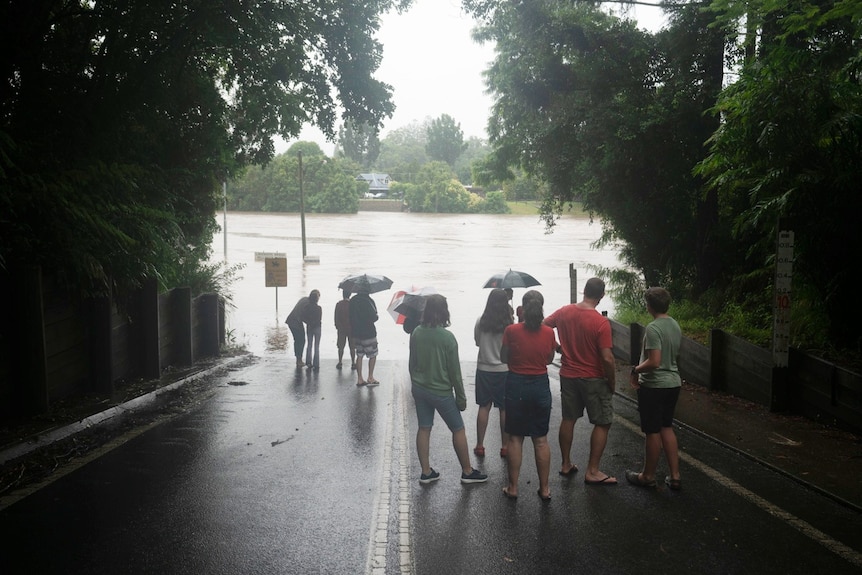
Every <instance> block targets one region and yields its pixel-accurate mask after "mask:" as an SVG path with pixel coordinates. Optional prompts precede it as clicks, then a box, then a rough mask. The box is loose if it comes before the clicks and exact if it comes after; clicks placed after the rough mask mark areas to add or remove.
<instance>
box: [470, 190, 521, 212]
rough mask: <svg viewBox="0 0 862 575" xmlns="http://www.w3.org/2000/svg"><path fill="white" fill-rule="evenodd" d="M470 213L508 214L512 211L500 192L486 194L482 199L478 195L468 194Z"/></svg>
mask: <svg viewBox="0 0 862 575" xmlns="http://www.w3.org/2000/svg"><path fill="white" fill-rule="evenodd" d="M470 211H471V212H474V213H479V214H508V213H511V212H512V210H511V209H509V204H507V203H506V194H505V193H504V192H502V191H497V192H488V193H487V194H486V195H485V197H484V198H482V197H481V196H479V195H478V194H475V193H474V194H470Z"/></svg>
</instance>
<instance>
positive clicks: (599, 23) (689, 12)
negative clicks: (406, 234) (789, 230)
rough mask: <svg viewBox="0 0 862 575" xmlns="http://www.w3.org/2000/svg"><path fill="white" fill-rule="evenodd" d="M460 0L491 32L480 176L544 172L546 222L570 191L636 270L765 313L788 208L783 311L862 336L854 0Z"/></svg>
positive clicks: (861, 28)
mask: <svg viewBox="0 0 862 575" xmlns="http://www.w3.org/2000/svg"><path fill="white" fill-rule="evenodd" d="M462 4H463V6H464V7H465V9H467V10H468V11H469V12H470V13H471V14H472V15H473V16H475V17H477V18H478V19H479V20H480V22H481V25H480V26H479V28H478V29H477V31H476V32H475V33H474V36H475V38H476V39H478V40H480V41H490V42H494V43H495V46H496V57H495V59H494V61H493V62H492V64H491V66H490V68H489V69H488V70H487V72H486V83H487V85H488V88H489V91H490V92H491V94H492V95H493V96H494V105H493V108H492V116H491V118H490V119H489V124H488V134H489V137H490V143H491V145H492V147H493V151H492V153H491V154H490V155H489V156H488V157H487V158H486V160H485V161H484V162H482V164H480V165H479V166H477V167H478V168H481V169H480V170H477V175H479V176H480V177H481V179H482V180H492V179H494V178H495V177H497V178H503V177H505V176H506V175H507V174H512V173H517V170H516V169H515V170H513V168H520V169H522V170H523V171H525V172H526V173H527V174H528V175H529V176H531V177H533V178H537V179H540V180H542V181H543V182H545V183H546V184H547V192H546V196H545V208H544V211H545V216H546V218H547V222H548V223H549V224H553V223H554V221H555V217H556V216H557V215H558V214H560V213H561V212H562V211H563V209H564V208H565V206H566V205H567V204H568V203H569V202H571V201H573V200H581V201H583V203H584V206H585V207H586V209H587V210H589V211H590V213H591V214H594V215H597V216H599V217H600V218H601V221H602V225H603V226H604V227H605V234H604V240H605V241H621V242H622V250H623V254H624V256H625V260H626V261H625V263H627V264H628V265H629V266H630V267H631V268H632V269H635V270H637V271H638V272H639V273H640V275H641V276H642V280H643V281H644V283H646V284H647V285H657V284H663V285H666V286H668V287H670V288H671V290H672V291H674V293H676V294H678V296H679V297H684V298H686V297H687V298H691V299H692V300H695V301H699V302H701V303H705V304H707V305H708V306H709V307H710V308H711V309H712V310H720V309H721V308H722V307H723V306H726V305H737V306H743V307H744V308H745V309H746V310H747V311H749V317H751V318H755V319H756V320H758V321H763V318H765V319H766V322H764V323H767V324H768V321H769V317H770V312H771V309H772V298H771V293H772V291H771V287H772V282H773V274H774V268H773V264H774V261H773V258H774V254H775V241H776V226H777V222H778V221H779V219H780V218H785V219H788V220H789V221H792V222H793V223H792V226H793V227H794V229H795V230H796V233H797V235H796V252H795V269H796V274H795V275H794V288H793V289H794V293H795V294H797V296H798V297H797V298H796V299H795V300H794V302H795V307H794V311H795V312H796V310H799V313H801V314H804V313H808V312H812V314H811V315H810V316H808V317H805V319H803V320H801V321H800V320H799V319H796V320H795V321H794V323H795V325H801V323H802V322H807V323H808V324H814V323H816V324H822V325H825V326H827V327H826V329H824V330H822V332H823V334H824V335H825V337H824V338H823V339H821V340H819V341H817V342H815V345H824V346H831V345H836V344H838V345H843V346H846V347H848V348H851V349H859V348H860V343H859V342H860V341H862V338H860V336H859V335H858V317H859V315H860V314H859V312H858V310H857V306H856V305H855V304H854V303H853V302H854V299H853V298H854V295H855V294H854V290H853V287H854V282H853V281H852V280H851V279H850V277H851V275H852V273H853V272H852V267H851V266H850V265H849V264H848V263H847V260H846V248H847V247H848V246H856V245H859V244H860V243H862V227H860V226H859V225H858V217H857V216H856V214H857V213H858V211H859V210H858V209H857V208H858V206H859V203H860V195H859V194H858V190H859V182H860V181H862V174H860V169H862V168H860V166H862V163H860V162H859V158H860V157H862V146H860V142H862V122H860V121H859V118H860V117H862V113H860V112H862V109H860V108H862V104H860V102H862V97H860V96H862V88H860V81H859V61H860V60H859V38H860V37H862V20H860V18H859V14H862V0H828V1H824V2H813V3H811V2H808V3H799V2H789V3H787V2H772V1H767V0H754V1H746V2H742V1H737V0H699V1H698V0H692V1H688V2H667V3H663V6H664V7H665V9H666V10H668V11H669V14H670V16H671V18H670V22H669V25H668V26H667V28H666V29H664V30H662V31H660V32H657V33H655V34H650V33H646V32H643V31H640V30H638V28H637V27H636V25H635V24H634V23H632V22H627V21H625V20H621V19H619V18H617V17H615V16H612V15H610V14H608V13H607V12H606V11H604V10H602V9H601V5H602V4H605V3H603V2H590V1H583V2H572V1H569V0H534V1H531V2H497V1H493V0H464V1H463V3H462ZM742 31H744V33H742ZM725 70H729V71H730V74H729V75H728V77H727V78H725V75H724V72H725ZM799 317H801V316H799V315H797V318H799ZM767 327H769V325H767ZM803 329H804V328H803ZM800 331H802V330H800ZM806 337H808V336H806ZM807 343H811V340H810V339H809V340H808V342H807Z"/></svg>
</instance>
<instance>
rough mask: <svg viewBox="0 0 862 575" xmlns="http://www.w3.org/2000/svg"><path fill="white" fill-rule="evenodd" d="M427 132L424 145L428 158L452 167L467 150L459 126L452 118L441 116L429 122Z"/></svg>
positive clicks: (446, 115) (445, 115)
mask: <svg viewBox="0 0 862 575" xmlns="http://www.w3.org/2000/svg"><path fill="white" fill-rule="evenodd" d="M427 131H428V142H427V143H426V144H425V151H426V152H427V153H428V157H429V158H431V159H432V160H435V161H440V162H446V163H447V164H449V165H450V166H452V167H454V166H455V161H456V160H457V159H458V158H459V157H460V156H461V154H463V153H464V151H465V150H466V149H467V143H466V142H465V141H464V132H462V131H461V124H457V123H455V119H454V118H453V117H452V116H450V115H448V114H443V115H442V116H440V117H439V118H437V119H434V120H431V123H430V124H429V125H428V130H427Z"/></svg>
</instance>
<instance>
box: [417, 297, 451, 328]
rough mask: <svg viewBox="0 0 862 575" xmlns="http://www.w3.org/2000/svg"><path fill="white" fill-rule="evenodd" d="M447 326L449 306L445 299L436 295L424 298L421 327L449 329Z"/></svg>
mask: <svg viewBox="0 0 862 575" xmlns="http://www.w3.org/2000/svg"><path fill="white" fill-rule="evenodd" d="M449 325H450V323H449V304H448V303H446V298H445V297H443V296H442V295H440V294H438V293H435V294H431V295H429V296H425V310H424V311H423V312H422V326H423V327H449Z"/></svg>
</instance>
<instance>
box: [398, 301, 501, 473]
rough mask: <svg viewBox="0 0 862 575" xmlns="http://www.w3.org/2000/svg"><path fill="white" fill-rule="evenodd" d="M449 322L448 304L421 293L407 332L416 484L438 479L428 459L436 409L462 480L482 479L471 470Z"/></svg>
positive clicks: (461, 386) (457, 363) (455, 346)
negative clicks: (417, 314)
mask: <svg viewBox="0 0 862 575" xmlns="http://www.w3.org/2000/svg"><path fill="white" fill-rule="evenodd" d="M449 325H450V323H449V305H448V304H447V303H446V298H445V297H443V296H442V295H440V294H433V295H429V296H427V298H426V302H425V310H424V311H423V312H422V324H421V325H420V326H419V327H417V328H416V329H414V330H413V333H411V334H410V363H409V366H410V381H411V383H412V386H411V392H412V394H413V399H414V400H415V402H416V418H417V419H418V420H419V431H418V432H417V433H416V452H417V454H418V455H419V464H420V465H421V466H422V474H421V475H420V476H419V483H422V484H423V485H424V484H428V483H433V482H434V481H437V480H438V479H440V474H439V473H438V472H437V471H435V470H434V469H432V467H431V463H430V455H429V451H430V445H431V427H432V426H433V425H434V413H435V412H437V413H439V414H440V417H442V418H443V421H445V422H446V425H447V426H448V427H449V430H450V431H451V432H452V444H453V445H454V447H455V454H456V455H457V456H458V462H459V463H460V464H461V483H465V484H467V483H482V482H484V481H487V480H488V476H487V475H485V474H484V473H480V472H479V470H477V469H473V466H472V465H471V464H470V450H469V448H468V447H467V432H466V430H465V429H464V420H463V419H462V417H461V412H462V411H464V410H465V409H467V396H466V395H465V394H464V382H463V381H462V380H461V364H460V360H459V358H458V342H457V341H456V340H455V336H454V335H452V333H451V332H450V331H449V330H447V329H446V328H447V327H448V326H449Z"/></svg>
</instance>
